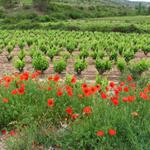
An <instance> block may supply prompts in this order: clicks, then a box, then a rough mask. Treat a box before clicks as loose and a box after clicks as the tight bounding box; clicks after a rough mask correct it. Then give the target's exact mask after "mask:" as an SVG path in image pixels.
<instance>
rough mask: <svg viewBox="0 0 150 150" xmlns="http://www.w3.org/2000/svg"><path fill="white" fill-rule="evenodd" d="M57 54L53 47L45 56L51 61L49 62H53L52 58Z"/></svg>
mask: <svg viewBox="0 0 150 150" xmlns="http://www.w3.org/2000/svg"><path fill="white" fill-rule="evenodd" d="M57 53H58V51H57V49H56V48H55V47H53V48H50V49H49V50H48V51H47V55H48V57H49V58H50V59H51V61H52V60H53V58H54V56H56V55H57Z"/></svg>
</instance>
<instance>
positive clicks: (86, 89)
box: [82, 87, 91, 97]
mask: <svg viewBox="0 0 150 150" xmlns="http://www.w3.org/2000/svg"><path fill="white" fill-rule="evenodd" d="M82 91H83V93H84V95H85V96H87V97H88V96H90V94H91V93H90V89H89V88H88V87H86V88H84V89H83V90H82Z"/></svg>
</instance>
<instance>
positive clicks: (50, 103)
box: [47, 99, 54, 107]
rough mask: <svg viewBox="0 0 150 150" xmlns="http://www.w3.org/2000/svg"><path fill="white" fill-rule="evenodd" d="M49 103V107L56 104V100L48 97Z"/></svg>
mask: <svg viewBox="0 0 150 150" xmlns="http://www.w3.org/2000/svg"><path fill="white" fill-rule="evenodd" d="M47 104H48V106H49V107H52V106H54V100H53V99H48V101H47Z"/></svg>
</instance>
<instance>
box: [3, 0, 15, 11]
mask: <svg viewBox="0 0 150 150" xmlns="http://www.w3.org/2000/svg"><path fill="white" fill-rule="evenodd" d="M0 2H1V4H2V6H3V7H4V8H6V9H7V8H13V7H15V5H16V4H17V3H18V0H0Z"/></svg>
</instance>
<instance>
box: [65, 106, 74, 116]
mask: <svg viewBox="0 0 150 150" xmlns="http://www.w3.org/2000/svg"><path fill="white" fill-rule="evenodd" d="M66 112H67V114H69V115H72V113H73V110H72V107H67V108H66Z"/></svg>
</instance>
